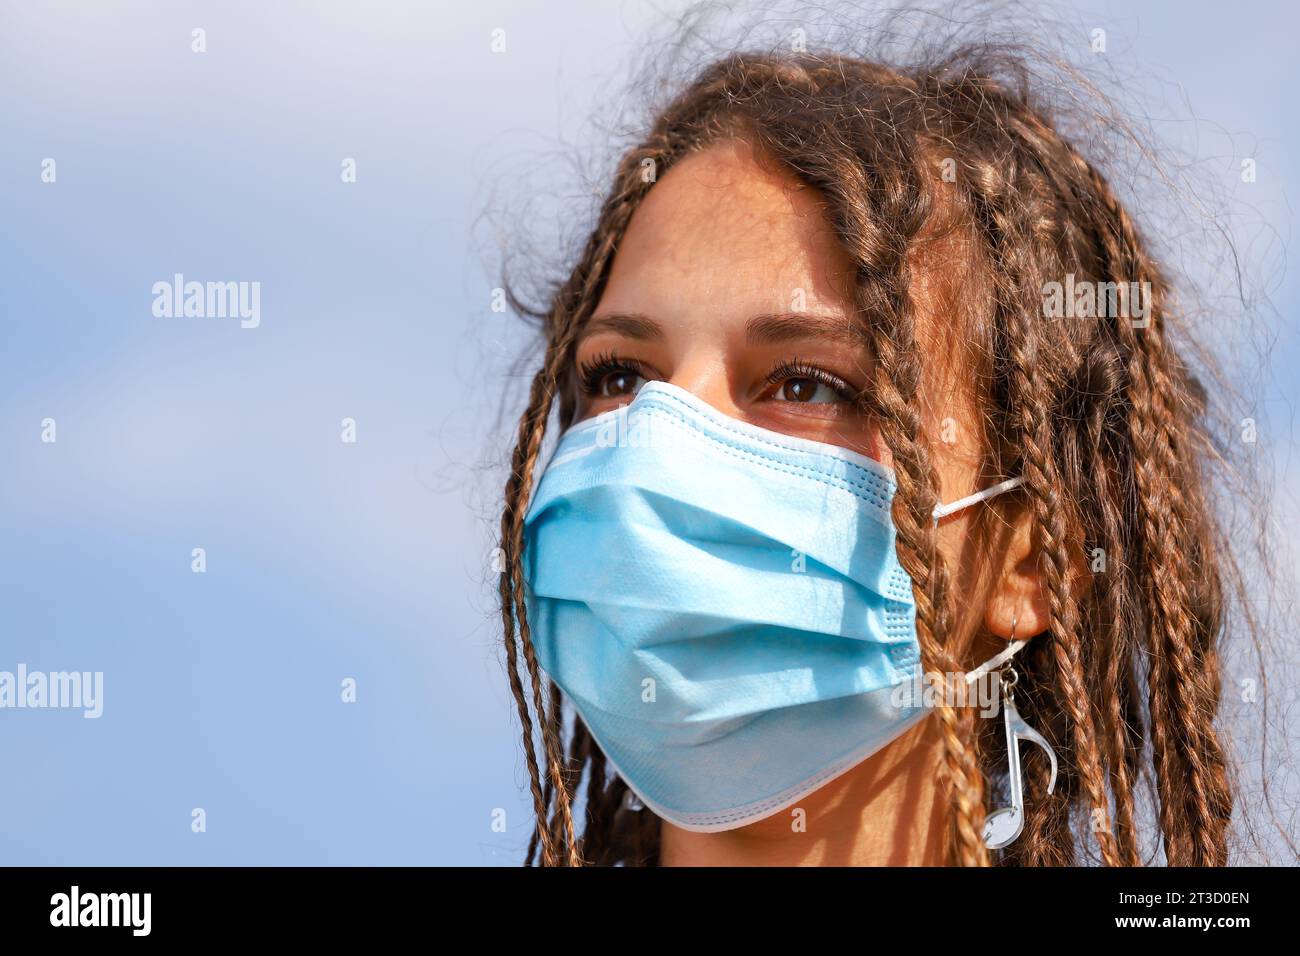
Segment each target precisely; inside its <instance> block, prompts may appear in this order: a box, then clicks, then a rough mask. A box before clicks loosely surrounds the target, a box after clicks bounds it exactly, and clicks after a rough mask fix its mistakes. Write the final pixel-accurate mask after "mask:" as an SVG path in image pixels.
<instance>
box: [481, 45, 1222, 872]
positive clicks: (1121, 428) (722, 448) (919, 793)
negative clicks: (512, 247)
mask: <svg viewBox="0 0 1300 956" xmlns="http://www.w3.org/2000/svg"><path fill="white" fill-rule="evenodd" d="M999 77H1000V78H999ZM1168 283H1169V279H1168V277H1167V276H1166V275H1165V273H1164V271H1163V270H1162V267H1161V265H1160V264H1159V263H1157V262H1156V261H1154V260H1153V258H1152V256H1151V254H1150V253H1149V252H1148V249H1147V246H1146V244H1145V242H1144V239H1143V236H1142V233H1141V232H1140V231H1139V228H1138V226H1137V225H1136V224H1135V222H1134V219H1133V218H1132V217H1131V215H1130V212H1129V211H1128V210H1127V209H1126V208H1125V207H1124V205H1122V204H1121V202H1120V201H1119V200H1118V199H1117V198H1116V194H1115V192H1114V191H1113V189H1112V187H1111V185H1110V183H1108V182H1107V180H1106V179H1105V178H1104V177H1103V176H1102V175H1101V174H1100V173H1099V172H1098V170H1097V169H1095V168H1094V166H1093V165H1092V164H1090V162H1089V159H1088V158H1087V157H1086V156H1085V155H1084V153H1082V152H1081V151H1080V150H1079V149H1078V148H1076V146H1075V144H1073V143H1072V142H1071V141H1070V140H1069V139H1067V138H1066V137H1065V136H1063V135H1061V134H1060V133H1059V132H1058V131H1057V128H1056V127H1055V126H1054V125H1053V122H1052V119H1051V118H1050V117H1049V115H1047V113H1046V112H1045V111H1042V110H1040V109H1039V108H1038V107H1037V106H1036V105H1035V99H1034V98H1033V96H1032V95H1031V94H1030V92H1029V91H1028V83H1027V79H1026V75H1025V74H1024V73H1023V72H1021V73H1017V72H1016V70H1015V66H1014V63H1012V64H1011V66H1010V68H1008V65H1007V63H1006V62H1005V61H1003V60H1002V58H993V59H989V58H988V56H987V55H986V54H985V53H982V52H980V51H978V50H974V51H971V50H965V51H962V52H959V53H956V54H953V55H952V56H950V57H949V58H947V59H946V60H943V61H940V62H935V63H931V64H929V65H927V66H924V67H917V68H906V69H905V68H892V67H889V66H885V65H882V64H879V63H873V62H865V61H862V60H859V59H854V58H851V57H845V56H836V55H813V54H803V53H791V54H777V55H754V56H749V55H734V56H729V57H726V58H724V59H722V60H720V61H718V62H716V63H714V64H713V65H712V66H710V67H708V68H707V69H706V70H704V71H703V73H702V74H701V75H699V76H698V77H697V78H696V79H695V80H694V82H693V83H691V84H690V85H689V87H688V88H686V89H685V90H684V91H683V92H681V93H680V95H678V96H677V97H676V98H675V99H674V100H673V101H672V102H671V104H670V105H669V106H668V107H667V108H666V109H665V110H663V111H662V113H661V114H660V115H659V116H658V118H657V120H656V121H655V122H654V123H653V126H652V128H650V130H649V132H648V134H647V135H646V136H645V138H644V141H643V142H642V143H641V144H640V145H639V146H638V147H637V148H635V149H633V150H632V151H631V152H629V153H628V154H627V155H626V156H625V157H624V158H623V160H622V162H621V164H620V165H619V167H618V170H617V174H616V177H615V181H614V182H613V184H612V186H611V188H610V190H609V193H608V196H607V197H606V199H605V200H604V203H603V206H602V208H601V210H600V214H599V221H598V222H597V224H596V226H595V228H594V230H593V231H592V233H591V235H590V238H589V240H588V241H587V243H586V245H585V248H583V249H582V251H581V255H580V256H579V258H578V261H577V262H576V263H574V264H573V268H572V273H571V275H570V276H569V278H568V280H567V281H566V282H564V283H563V285H562V287H560V288H559V289H558V291H557V292H556V294H555V295H554V298H553V300H552V301H551V303H550V304H549V307H548V308H547V309H545V310H544V312H543V313H542V317H543V319H544V331H545V336H546V351H545V358H544V360H543V362H542V366H541V368H540V370H538V371H537V373H536V376H535V378H534V379H533V381H532V386H531V392H530V395H529V399H528V403H527V408H526V410H525V412H524V415H523V419H522V421H521V423H520V427H519V432H518V442H517V445H516V447H515V450H514V456H513V467H512V473H511V476H510V478H509V482H508V485H507V487H506V495H505V509H504V515H503V518H502V522H501V546H502V549H503V552H504V557H505V571H504V573H502V575H501V578H500V597H501V602H502V612H503V617H504V622H505V649H506V652H507V663H508V673H509V678H510V681H511V685H512V690H513V693H514V696H515V698H516V701H517V704H518V711H519V717H520V720H521V722H522V730H523V736H524V743H525V747H524V752H525V756H526V758H527V762H528V768H529V772H530V775H531V781H532V796H533V800H534V804H535V810H536V814H537V829H536V833H535V835H534V838H533V842H532V845H531V847H530V850H529V861H530V862H532V861H538V862H541V863H542V864H545V865H580V864H596V865H602V864H603V865H611V864H625V865H710V864H732V865H753V864H758V865H767V864H773V865H781V864H821V865H840V864H903V865H912V864H917V865H924V864H949V863H958V864H962V865H987V864H990V863H1003V864H1020V865H1066V864H1078V863H1084V862H1088V861H1090V860H1099V861H1100V862H1102V863H1104V864H1106V865H1138V864H1142V863H1147V862H1151V861H1152V860H1156V861H1164V862H1167V863H1169V864H1171V865H1221V864H1223V863H1224V862H1225V860H1226V855H1227V830H1228V824H1229V820H1230V816H1231V814H1232V811H1233V793H1232V789H1231V786H1230V783H1229V778H1228V774H1227V772H1226V770H1225V759H1224V755H1223V753H1222V751H1221V746H1220V741H1219V739H1218V736H1217V735H1216V731H1215V726H1214V721H1215V715H1216V712H1217V710H1218V707H1219V698H1220V684H1221V676H1220V655H1219V649H1218V645H1219V641H1220V637H1221V632H1222V630H1223V628H1224V610H1223V597H1222V595H1221V591H1222V584H1221V582H1222V581H1223V580H1225V578H1226V576H1227V575H1228V574H1229V573H1230V570H1229V569H1231V567H1232V564H1231V555H1230V554H1228V553H1226V551H1225V550H1224V549H1223V547H1222V546H1221V544H1220V542H1221V540H1222V535H1221V529H1220V528H1219V526H1218V523H1217V519H1216V516H1215V514H1214V513H1213V511H1212V510H1211V508H1210V507H1209V505H1208V503H1207V502H1208V499H1209V495H1208V489H1207V478H1206V475H1205V468H1206V462H1207V460H1208V458H1209V456H1210V455H1211V441H1210V438H1209V436H1208V434H1207V425H1206V421H1205V417H1204V415H1205V409H1204V405H1203V401H1204V391H1203V389H1202V388H1201V386H1200V385H1199V384H1198V383H1197V381H1196V380H1195V379H1194V378H1193V376H1192V374H1191V373H1190V372H1189V370H1188V366H1187V365H1186V364H1185V362H1184V361H1183V359H1182V358H1180V352H1179V349H1178V347H1177V345H1176V343H1177V341H1178V338H1177V336H1178V322H1179V315H1178V314H1177V309H1176V307H1175V305H1174V299H1173V296H1172V293H1171V290H1170V288H1169V284H1168ZM559 433H562V434H559ZM981 665H983V666H981ZM923 675H924V677H925V678H926V680H925V682H924V685H923V686H924V687H925V688H926V690H927V693H924V694H921V695H917V694H913V693H910V692H909V689H910V688H913V687H917V686H922V682H921V681H920V678H921V677H922V676H923ZM966 678H970V679H966ZM976 678H978V680H976ZM979 681H984V682H985V685H986V690H987V689H988V686H990V685H989V682H992V683H991V688H992V689H991V696H992V705H991V706H985V705H987V704H989V697H990V694H989V693H985V694H983V695H982V696H981V695H979V694H975V693H969V694H963V693H962V692H963V691H964V690H965V691H971V690H973V688H975V687H976V685H977V683H978V682H979ZM566 704H567V705H568V708H567V709H568V710H569V711H570V712H571V714H572V722H571V724H570V725H569V726H568V727H567V728H566V726H565V724H566V722H565V720H564V719H563V713H564V711H565V710H566V706H565V705H566ZM566 730H567V733H566ZM566 737H567V740H566ZM1143 780H1148V781H1153V782H1154V787H1153V796H1152V802H1151V805H1150V806H1147V807H1145V808H1144V805H1143V804H1144V800H1143V798H1144V796H1145V794H1144V793H1143V792H1142V781H1143Z"/></svg>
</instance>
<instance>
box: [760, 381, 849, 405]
mask: <svg viewBox="0 0 1300 956" xmlns="http://www.w3.org/2000/svg"><path fill="white" fill-rule="evenodd" d="M772 397H773V398H774V399H776V400H777V401H778V402H799V403H801V404H812V403H816V404H823V403H827V402H838V401H841V400H842V399H841V397H840V395H839V394H838V393H836V391H835V389H833V388H831V387H830V386H829V385H827V384H826V383H825V382H819V381H817V380H816V379H814V378H787V379H786V380H785V381H783V382H782V383H781V386H780V388H778V389H777V390H776V393H775V394H774V395H773V396H772Z"/></svg>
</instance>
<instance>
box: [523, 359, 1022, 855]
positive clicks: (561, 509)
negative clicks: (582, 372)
mask: <svg viewBox="0 0 1300 956" xmlns="http://www.w3.org/2000/svg"><path fill="white" fill-rule="evenodd" d="M1016 483H1017V480H1016V479H1012V480H1011V481H1009V482H1003V483H1002V484H1001V485H998V486H995V487H994V488H990V489H987V490H986V491H984V492H980V493H979V494H976V495H972V496H971V497H970V498H965V499H962V500H961V501H959V502H954V503H953V505H951V506H948V507H947V508H946V509H939V510H938V511H936V518H937V517H938V516H940V515H941V514H949V513H952V511H955V510H959V509H960V508H963V507H968V506H969V505H971V504H974V503H975V502H976V501H979V500H983V499H984V498H987V497H990V496H992V495H993V494H998V493H1000V492H1002V491H1005V490H1007V489H1008V488H1010V487H1012V486H1013V485H1014V484H1016ZM893 494H894V481H893V477H892V473H891V472H890V470H889V469H887V468H886V467H884V466H883V465H881V464H880V463H879V462H876V461H874V460H872V459H870V458H867V457H865V456H863V455H859V454H856V453H854V452H852V451H848V450H847V449H843V448H839V447H836V446H834V445H827V444H823V443H821V442H814V441H808V440H806V439H801V438H795V437H792V436H789V435H784V434H781V433H779V432H773V431H768V430H767V429H763V428H758V427H755V426H753V425H749V424H746V423H744V422H740V421H737V420H735V419H733V418H730V417H728V416H726V415H723V414H722V413H721V412H718V411H717V410H716V409H714V408H712V407H711V406H710V405H708V404H707V403H706V402H703V401H701V400H700V399H699V398H696V397H695V396H694V395H693V394H691V393H690V392H688V391H685V390H683V389H681V388H678V387H676V386H674V385H669V384H667V383H664V382H651V383H649V384H647V385H645V386H643V387H642V389H641V390H640V392H639V393H638V394H637V396H636V398H635V400H634V401H633V402H632V403H631V405H629V406H625V407H623V408H621V409H618V410H617V411H612V412H608V413H606V414H604V415H600V416H598V417H596V418H592V419H589V420H587V421H584V422H581V423H579V424H577V425H575V426H574V427H572V428H570V429H569V430H568V431H566V432H565V433H564V434H563V436H561V438H560V441H559V443H558V445H557V447H556V449H555V452H554V454H553V456H552V458H551V460H550V463H549V464H548V466H547V467H546V469H545V471H544V473H543V475H542V477H541V480H540V482H539V483H538V484H537V486H536V489H535V493H534V495H533V498H532V501H531V502H530V505H529V511H528V517H527V521H526V526H525V535H526V538H525V553H524V561H525V574H526V577H527V583H528V601H529V612H530V621H531V625H532V635H533V640H534V642H535V644H536V648H537V654H538V659H539V662H540V663H541V666H542V668H543V669H544V670H545V671H546V673H547V674H548V675H549V676H550V678H551V679H552V680H553V681H554V682H555V683H556V684H558V685H559V687H560V688H561V690H563V692H564V694H565V695H566V696H567V698H568V700H569V701H570V702H571V703H572V705H573V707H574V708H576V710H577V712H578V714H579V715H580V716H581V718H582V720H583V722H584V723H585V724H586V726H587V728H588V729H589V730H590V731H591V734H592V736H593V737H594V738H595V740H596V742H597V743H598V744H599V745H600V748H601V750H602V751H604V753H605V755H606V757H607V758H608V760H609V762H610V763H611V764H612V765H613V767H614V768H615V770H616V771H617V772H618V773H619V775H620V776H622V778H623V779H624V780H625V781H626V782H627V785H628V787H629V788H630V789H631V790H632V791H633V792H634V793H635V794H636V795H637V796H638V797H639V798H640V799H641V800H642V801H643V802H644V803H645V805H646V806H648V807H649V808H650V809H651V810H653V811H654V812H655V813H657V814H658V815H659V816H661V817H663V818H664V819H666V820H669V821H671V822H673V823H674V824H676V825H678V826H680V827H684V828H686V829H689V830H700V831H716V830H728V829H732V828H734V827H739V826H743V825H745V824H747V823H751V822H753V821H755V820H758V819H761V818H762V817H765V816H768V815H770V814H772V813H775V812H776V811H778V810H781V809H783V808H785V807H788V806H790V805H791V804H793V803H795V802H796V801H798V800H799V799H800V798H802V797H803V796H805V795H807V794H808V793H811V792H812V791H814V790H816V789H818V788H819V787H821V786H823V785H824V784H825V783H827V782H828V781H829V780H832V779H833V778H835V777H837V776H839V775H840V774H842V773H844V772H845V771H847V770H849V769H850V768H852V767H853V766H855V765H857V764H858V763H860V762H861V761H863V760H864V759H866V758H867V757H869V756H871V755H872V754H873V753H875V752H876V751H877V750H879V749H880V748H881V747H883V746H884V745H885V744H887V743H889V742H890V741H892V740H894V739H895V738H897V737H898V736H899V735H900V734H902V733H903V732H904V731H906V730H907V729H908V728H909V727H911V726H913V725H914V724H915V723H916V722H917V721H919V720H920V719H921V717H922V716H924V715H925V713H926V708H925V706H924V705H923V704H921V703H911V702H910V701H911V695H901V696H902V698H903V699H905V700H907V701H908V702H907V703H904V704H901V705H900V703H899V699H900V695H895V694H893V693H892V692H893V690H894V689H895V688H896V687H898V686H899V685H901V684H905V683H910V682H912V681H913V679H914V677H915V676H916V675H917V672H918V670H919V668H920V648H919V645H918V643H917V638H916V611H915V607H914V605H913V602H912V582H911V579H910V578H909V576H908V574H907V572H906V571H904V570H903V568H902V566H901V565H900V564H899V562H898V556H897V554H896V552H895V549H894V527H893V522H892V519H891V516H890V502H891V500H892V498H893Z"/></svg>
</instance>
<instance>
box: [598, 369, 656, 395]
mask: <svg viewBox="0 0 1300 956" xmlns="http://www.w3.org/2000/svg"><path fill="white" fill-rule="evenodd" d="M644 384H645V377H644V376H642V375H638V374H637V373H636V372H633V371H632V370H630V369H620V370H619V371H617V372H610V373H609V374H607V375H606V376H605V377H604V378H602V379H601V381H600V388H599V390H598V392H597V394H598V395H599V396H600V397H601V398H624V397H626V396H629V395H635V394H636V393H637V392H638V391H640V389H641V386H642V385H644Z"/></svg>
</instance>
